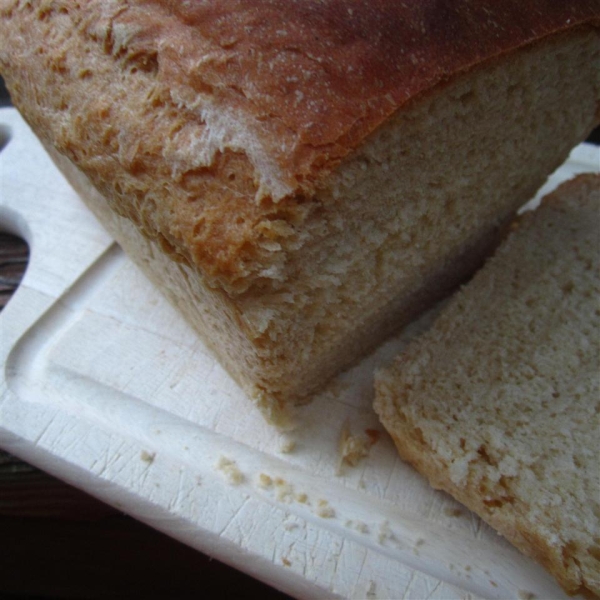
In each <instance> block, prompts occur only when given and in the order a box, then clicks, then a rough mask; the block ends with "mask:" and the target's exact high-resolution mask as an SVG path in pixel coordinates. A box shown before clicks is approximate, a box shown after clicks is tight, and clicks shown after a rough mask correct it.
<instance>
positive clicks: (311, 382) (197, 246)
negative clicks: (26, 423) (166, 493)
mask: <svg viewBox="0 0 600 600" xmlns="http://www.w3.org/2000/svg"><path fill="white" fill-rule="evenodd" d="M405 4H406V5H405ZM408 4H410V5H408ZM0 11H1V12H0V15H1V18H0V69H1V70H2V72H3V74H4V75H5V77H6V80H7V83H8V86H9V88H10V90H11V93H12V94H13V100H14V102H15V104H16V105H17V106H18V107H19V109H20V110H21V111H22V113H23V114H24V116H25V117H26V118H27V120H28V121H29V123H30V124H31V125H32V127H33V129H34V130H35V131H36V132H37V133H38V135H39V137H40V138H41V139H42V141H43V142H44V143H45V144H46V146H47V147H48V148H49V150H50V152H51V154H53V156H55V158H56V160H57V163H58V164H59V165H60V166H61V168H62V169H63V171H64V172H65V174H66V175H67V176H68V177H69V179H70V180H71V181H72V182H73V183H74V185H75V186H76V187H77V188H78V189H79V190H80V192H81V193H82V196H83V197H84V199H86V201H87V202H88V203H89V205H90V207H91V208H92V210H94V212H95V213H96V214H97V215H98V216H99V217H100V218H101V220H102V221H103V223H105V225H106V226H107V228H108V229H109V230H110V231H111V233H112V234H113V235H114V236H115V238H116V239H117V240H118V241H119V243H121V245H122V246H123V247H124V248H126V249H127V250H128V252H130V254H131V255H132V257H133V258H134V259H135V260H137V262H138V264H140V266H142V268H144V269H145V270H146V271H147V272H148V273H149V275H150V277H151V278H152V279H153V280H154V281H155V282H156V283H157V284H158V285H159V286H160V288H161V289H162V290H163V291H164V292H165V293H166V294H167V295H168V296H169V297H170V298H171V299H172V300H173V301H174V302H175V303H176V304H177V305H178V306H179V307H180V308H181V309H182V310H183V311H184V314H186V316H187V317H188V319H189V320H190V322H191V323H192V325H193V326H194V327H195V328H196V329H197V330H198V331H199V332H200V333H201V334H202V335H203V337H204V339H205V340H206V341H207V343H208V344H209V345H211V346H212V347H213V348H214V349H215V350H216V352H217V354H218V356H219V357H220V359H221V361H222V362H223V364H224V365H225V366H226V367H227V369H228V370H229V371H230V373H232V375H234V377H236V379H237V380H238V381H239V382H240V384H241V385H242V386H243V387H244V389H245V390H247V391H248V393H249V394H250V395H251V396H252V397H253V398H255V399H256V400H257V402H258V403H259V405H261V406H262V407H263V408H264V409H265V410H266V412H267V413H269V414H270V415H271V418H272V419H273V420H276V421H277V420H278V419H279V417H278V416H277V415H278V414H279V413H280V411H281V409H283V407H285V406H286V405H288V404H290V403H292V402H295V401H299V400H302V399H304V398H306V397H307V395H309V394H310V393H311V392H312V391H314V390H315V389H316V388H318V387H319V385H320V384H322V383H323V382H324V381H325V380H326V379H327V378H328V377H330V376H331V375H333V374H334V373H336V372H337V371H339V370H340V369H341V368H343V367H344V366H346V365H348V364H350V363H351V362H352V361H353V360H355V359H356V358H357V357H358V356H360V355H361V354H363V353H365V352H367V351H368V350H369V349H370V348H372V347H373V346H374V345H375V344H376V343H377V342H378V341H380V340H381V339H382V338H383V337H384V336H385V335H387V334H389V332H390V331H392V330H393V329H394V328H397V327H398V326H400V325H402V324H403V323H405V322H406V321H407V320H409V319H410V318H411V317H412V316H414V315H415V314H416V313H417V312H419V311H420V310H422V309H423V308H424V307H425V306H427V305H428V304H429V303H431V302H432V301H433V300H434V299H436V298H438V297H439V296H440V295H442V294H444V293H446V292H447V290H449V289H451V288H452V287H453V286H454V285H456V284H457V283H458V282H459V281H461V280H462V279H463V278H464V277H465V276H467V275H468V274H469V273H470V272H472V270H473V269H474V268H475V266H476V265H477V264H478V263H479V261H480V260H481V258H482V256H484V255H485V254H486V252H487V251H488V249H489V247H491V246H492V245H493V238H494V237H495V234H496V233H497V232H498V231H499V229H501V228H502V226H503V225H504V223H505V222H506V221H507V220H509V219H510V217H511V215H512V214H513V213H514V211H515V210H516V209H517V208H518V207H519V206H520V205H521V204H523V203H524V202H525V201H526V200H528V199H529V197H530V196H532V195H533V193H534V192H535V190H536V189H537V188H538V187H539V186H540V185H542V183H543V182H544V180H545V178H546V177H547V175H548V174H549V173H550V172H551V171H552V170H553V169H554V168H556V167H557V166H558V165H559V164H560V163H561V162H562V161H563V160H564V159H565V158H566V156H567V154H568V152H569V150H570V148H571V147H573V146H574V145H575V144H576V143H578V142H579V141H580V140H582V139H584V138H585V136H586V135H587V133H588V132H589V131H590V130H591V129H592V127H593V126H594V124H595V123H596V122H597V121H598V113H599V103H600V77H599V75H598V73H597V69H595V63H597V61H598V60H600V37H599V34H598V28H597V26H598V23H599V22H600V9H599V8H598V6H597V3H596V2H592V1H589V0H587V1H581V0H580V1H577V2H575V1H569V2H563V3H556V2H551V1H550V0H538V1H537V2H533V1H530V2H521V3H514V2H501V3H498V2H491V0H490V1H484V2H476V1H474V0H461V1H460V2H443V3H440V2H433V1H431V0H421V1H420V2H417V3H398V2H392V1H383V0H381V1H378V2H374V3H363V4H361V5H360V6H358V5H357V4H356V3H354V2H349V1H342V0H339V1H333V0H329V1H327V2H325V3H321V2H319V3H312V2H307V3H285V2H283V3H280V2H275V1H273V0H260V1H253V2H251V1H250V0H227V1H225V0H221V1H219V2H217V1H215V2H203V3H197V4H194V3H182V4H181V6H179V5H176V4H175V3H170V2H164V1H160V0H137V1H133V0H130V1H125V0H103V1H100V0H87V1H85V2H78V3H76V4H73V3H70V2H65V1H62V0H55V1H54V2H50V3H48V2H20V1H17V0H3V1H2V3H1V4H0Z"/></svg>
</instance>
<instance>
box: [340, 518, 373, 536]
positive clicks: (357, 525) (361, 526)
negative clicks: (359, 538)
mask: <svg viewBox="0 0 600 600" xmlns="http://www.w3.org/2000/svg"><path fill="white" fill-rule="evenodd" d="M345 525H346V527H348V529H354V531H358V532H359V533H369V526H368V525H367V524H366V523H365V522H364V521H358V520H356V521H355V520H352V519H348V520H347V521H346V523H345Z"/></svg>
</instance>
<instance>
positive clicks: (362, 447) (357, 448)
mask: <svg viewBox="0 0 600 600" xmlns="http://www.w3.org/2000/svg"><path fill="white" fill-rule="evenodd" d="M380 435H381V432H379V431H377V430H376V429H365V432H364V433H362V434H352V433H351V432H350V426H349V425H348V422H347V421H346V422H345V423H344V425H343V426H342V431H341V433H340V442H339V452H340V468H341V466H342V465H343V464H346V465H349V466H351V467H356V465H358V463H359V462H360V461H361V460H362V459H363V458H366V457H367V456H369V452H370V450H371V447H372V446H373V445H374V444H375V443H376V442H377V440H378V439H379V436H380Z"/></svg>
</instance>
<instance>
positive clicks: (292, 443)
mask: <svg viewBox="0 0 600 600" xmlns="http://www.w3.org/2000/svg"><path fill="white" fill-rule="evenodd" d="M295 449H296V440H290V439H283V440H281V443H280V444H279V452H281V453H282V454H291V453H292V452H293V451H294V450H295Z"/></svg>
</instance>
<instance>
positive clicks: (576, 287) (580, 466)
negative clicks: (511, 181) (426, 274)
mask: <svg viewBox="0 0 600 600" xmlns="http://www.w3.org/2000/svg"><path fill="white" fill-rule="evenodd" d="M599 217H600V176H598V175H583V176H579V177H578V178H576V179H574V180H572V181H570V182H567V183H566V184H563V185H562V186H561V187H560V188H559V189H558V190H557V191H555V192H554V193H553V194H551V195H550V196H548V197H546V199H544V200H543V202H542V205H541V207H540V208H539V209H537V210H536V211H534V212H533V213H527V214H525V215H524V216H523V217H522V219H521V220H520V221H519V222H518V225H517V226H516V229H515V230H513V231H512V232H511V233H510V235H509V236H508V238H507V239H506V241H505V242H503V244H502V245H501V247H500V248H499V249H498V251H497V252H496V254H495V255H494V256H493V258H491V259H490V260H489V262H488V263H487V264H486V265H485V267H484V268H483V269H482V270H481V271H480V272H478V273H477V274H476V275H475V277H474V278H473V280H472V281H471V282H469V283H468V284H467V285H466V286H465V287H464V288H463V289H462V290H461V291H460V292H458V293H457V294H456V295H455V296H454V297H453V299H452V300H451V302H450V304H449V305H448V306H447V307H446V308H445V309H444V311H443V312H442V314H441V315H440V316H439V318H438V319H437V321H436V322H435V323H434V325H433V326H432V328H431V330H429V331H428V332H427V333H425V334H424V335H423V336H422V337H421V338H419V339H418V340H416V341H415V342H414V343H413V344H411V345H409V347H408V349H407V351H406V352H405V353H404V354H402V355H401V356H400V357H398V359H397V360H396V362H395V363H394V364H393V365H392V366H391V367H390V368H389V369H387V370H383V371H382V372H380V373H378V375H377V378H376V390H377V396H376V401H375V409H376V411H377V412H378V413H379V415H380V418H381V420H382V422H383V424H384V425H385V427H386V429H387V430H388V431H389V432H390V434H391V435H392V437H393V439H394V441H395V443H396V445H397V447H398V450H399V452H400V454H401V456H402V457H404V458H405V459H406V460H408V461H409V462H411V463H412V464H413V465H414V466H415V467H416V468H417V469H418V470H419V471H421V472H422V473H423V474H424V475H425V476H427V477H428V478H429V480H430V482H431V483H432V485H433V486H434V487H436V488H440V489H443V490H446V491H448V492H449V493H451V494H452V495H453V496H455V497H456V498H457V499H458V500H459V501H461V502H463V503H464V504H465V505H467V506H468V507H469V508H471V509H472V510H474V511H475V512H477V513H478V514H479V515H480V516H481V517H482V518H483V519H484V520H486V521H487V522H488V523H490V524H491V525H492V526H493V527H494V528H496V529H497V530H498V531H499V532H500V533H502V534H503V535H504V536H505V537H506V538H507V539H508V540H510V541H511V542H512V543H514V544H515V545H516V546H517V547H518V548H520V549H521V550H522V551H523V552H525V553H526V554H528V555H530V556H532V557H533V558H535V559H537V560H538V561H539V562H541V563H542V564H543V565H544V566H545V567H546V568H547V569H548V570H549V571H550V572H551V573H552V574H554V575H555V576H556V578H557V579H558V581H559V583H560V584H561V585H562V586H563V587H564V588H565V590H567V591H568V592H570V593H575V592H581V591H585V590H587V591H591V592H593V593H595V594H600V469H599V467H598V464H599V463H598V457H599V456H600V435H599V433H600V420H599V414H600V369H599V366H600V305H599V303H598V299H599V298H600V218H599Z"/></svg>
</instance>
